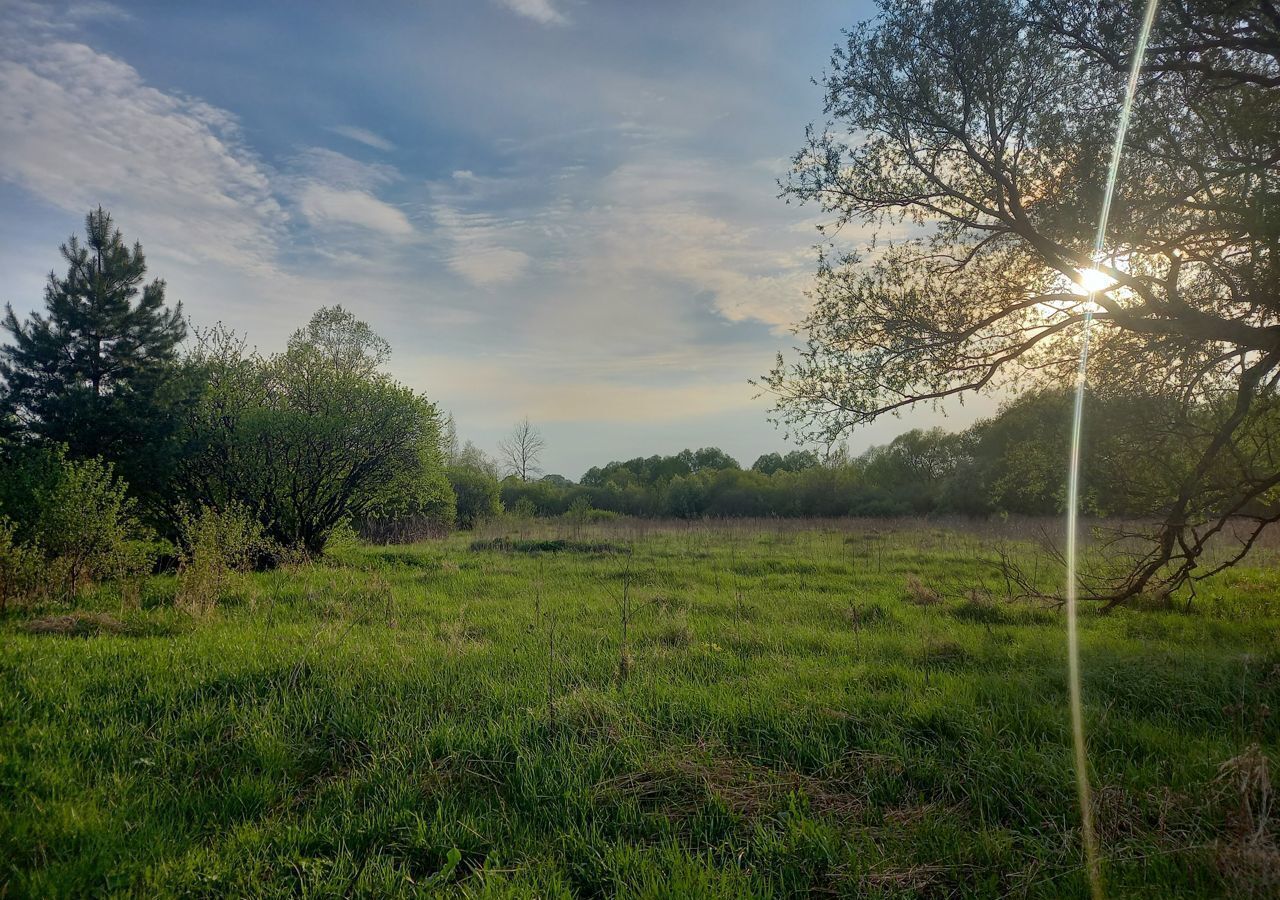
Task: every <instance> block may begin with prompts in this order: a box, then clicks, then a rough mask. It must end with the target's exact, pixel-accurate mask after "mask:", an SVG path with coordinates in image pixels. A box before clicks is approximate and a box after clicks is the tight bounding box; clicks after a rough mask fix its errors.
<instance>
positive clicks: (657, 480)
mask: <svg viewBox="0 0 1280 900" xmlns="http://www.w3.org/2000/svg"><path fill="white" fill-rule="evenodd" d="M1071 403H1072V397H1071V394H1070V392H1068V391H1064V390H1046V391H1040V392H1035V393H1030V394H1025V395H1023V396H1021V397H1019V398H1017V399H1015V400H1012V401H1010V402H1009V403H1007V404H1005V405H1004V407H1003V408H1002V409H1001V410H1000V412H999V414H997V415H996V416H994V417H992V418H990V419H986V420H983V421H980V422H978V423H976V424H975V425H973V426H972V427H970V428H968V429H965V430H963V431H947V430H945V429H942V428H932V429H928V430H920V429H915V430H911V431H907V432H906V433H904V434H902V435H899V436H898V437H896V438H895V439H894V440H893V441H891V442H890V443H888V444H885V445H882V446H876V447H872V448H870V449H868V450H867V451H865V452H864V453H862V454H860V455H856V456H854V455H851V454H849V453H848V452H847V451H846V450H844V449H842V448H837V449H836V450H835V451H834V452H832V453H830V454H826V455H820V454H819V453H817V452H815V451H812V450H792V451H790V452H787V453H779V452H775V453H768V454H765V455H763V456H761V457H760V458H759V459H757V460H755V462H754V463H752V464H751V466H750V467H749V468H748V467H746V466H744V465H743V464H741V463H740V462H739V461H738V460H736V459H734V458H733V457H732V456H730V455H729V454H727V453H725V452H724V451H723V450H720V449H718V448H716V447H706V448H702V449H700V450H685V451H683V452H681V453H678V454H675V455H673V456H649V457H636V458H635V459H630V460H626V461H617V462H610V463H608V464H607V465H603V466H597V467H593V468H591V469H590V470H588V471H587V472H586V473H585V474H584V475H583V476H582V477H581V478H580V479H579V480H578V481H577V482H576V483H575V482H573V481H570V480H569V479H567V478H564V477H562V476H560V475H547V476H544V477H542V478H541V479H538V480H523V481H522V480H521V479H519V478H517V477H514V476H509V477H507V478H506V479H504V480H503V481H502V482H501V485H500V498H501V504H502V507H503V508H505V509H506V510H507V511H510V512H515V513H523V514H525V515H537V516H554V515H564V514H566V513H573V512H574V511H575V510H576V511H577V513H578V514H584V513H585V512H586V511H588V510H594V511H602V512H604V513H605V514H621V515H633V516H666V517H675V518H700V517H704V516H705V517H735V516H789V517H801V516H817V517H832V516H926V515H934V514H951V515H966V516H988V515H999V514H1021V515H1056V514H1058V513H1060V512H1061V511H1062V510H1063V503H1064V498H1065V494H1066V484H1065V472H1066V458H1067V453H1068V448H1069V433H1068V431H1069V427H1070V421H1071ZM1132 405H1133V404H1132V402H1131V401H1128V400H1126V399H1125V398H1124V397H1103V396H1099V397H1094V398H1091V399H1090V410H1091V416H1090V418H1089V419H1088V420H1087V427H1088V433H1087V434H1086V437H1085V447H1086V450H1085V452H1086V454H1087V460H1086V467H1085V471H1086V472H1087V473H1088V484H1087V487H1086V489H1085V503H1086V508H1087V510H1088V511H1089V512H1090V513H1091V514H1093V515H1104V516H1105V515H1110V516H1141V515H1148V514H1151V513H1153V512H1155V511H1156V510H1157V509H1158V506H1159V502H1160V501H1161V500H1162V499H1164V500H1165V502H1167V494H1162V493H1161V492H1160V491H1159V490H1153V485H1152V484H1150V482H1151V481H1152V479H1153V478H1154V479H1155V480H1156V481H1159V478H1158V472H1156V471H1148V472H1146V473H1144V477H1143V478H1141V479H1138V478H1135V477H1133V473H1131V472H1129V471H1127V469H1126V467H1124V466H1122V465H1119V464H1116V465H1112V464H1111V461H1113V460H1115V461H1117V463H1118V461H1119V460H1120V459H1122V458H1123V457H1124V454H1123V453H1122V452H1121V449H1122V445H1124V444H1125V443H1126V442H1127V441H1129V440H1130V439H1131V438H1132V437H1133V436H1134V428H1135V427H1141V424H1142V422H1143V420H1144V415H1143V414H1142V413H1141V411H1139V410H1135V409H1133V408H1131V407H1132ZM1171 462H1173V461H1171ZM473 464H474V462H473ZM490 470H491V471H493V472H496V471H497V466H496V464H493V463H490Z"/></svg>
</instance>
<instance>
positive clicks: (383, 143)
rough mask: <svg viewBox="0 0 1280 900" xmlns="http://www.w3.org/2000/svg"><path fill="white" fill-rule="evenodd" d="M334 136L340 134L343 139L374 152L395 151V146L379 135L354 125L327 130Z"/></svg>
mask: <svg viewBox="0 0 1280 900" xmlns="http://www.w3.org/2000/svg"><path fill="white" fill-rule="evenodd" d="M329 130H330V131H332V132H333V133H334V134H340V135H342V136H343V137H345V138H349V139H350V140H353V141H355V142H356V143H359V144H364V145H365V146H366V147H372V148H373V149H375V150H383V151H391V150H394V149H396V145H395V144H393V143H391V142H390V141H389V140H387V139H386V138H384V137H382V136H381V135H379V134H375V133H374V132H372V131H370V130H369V129H367V128H360V127H358V126H356V125H334V126H332V127H330V128H329Z"/></svg>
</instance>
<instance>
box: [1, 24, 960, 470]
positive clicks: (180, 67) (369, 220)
mask: <svg viewBox="0 0 1280 900" xmlns="http://www.w3.org/2000/svg"><path fill="white" fill-rule="evenodd" d="M871 13H872V9H871V7H870V5H869V4H867V3H865V2H847V0H846V2H829V0H805V2H804V3H803V4H796V3H794V2H788V0H696V2H693V0H646V2H643V3H637V2H627V0H416V2H408V0H405V2H392V0H371V2H367V3H350V2H326V0H309V2H306V3H302V2H296V3H260V2H234V0H232V2H226V0H224V2H219V3H173V2H167V0H166V2H136V3H127V2H120V3H107V2H102V0H80V2H51V3H36V2H26V0H0V16H2V19H0V301H4V302H9V303H12V304H13V306H14V308H15V309H16V310H17V311H18V312H19V313H20V314H21V313H23V312H24V311H26V310H31V309H35V308H38V307H39V306H40V304H41V294H42V288H43V283H44V281H45V279H46V278H47V274H48V272H49V271H50V270H51V269H53V268H56V267H58V265H59V262H60V260H59V257H58V254H57V247H58V245H59V244H60V243H61V242H62V241H64V240H66V238H67V237H68V236H69V235H70V234H71V233H73V232H78V231H80V230H81V228H82V222H83V218H84V215H85V213H86V212H87V211H88V210H89V209H90V208H91V207H94V206H96V205H98V204H101V205H103V206H104V207H106V208H107V209H108V210H109V211H110V212H111V213H112V214H113V216H114V217H115V219H116V222H117V224H118V226H119V227H120V228H121V229H122V230H123V231H124V233H125V237H126V239H127V240H129V241H134V240H138V241H141V242H142V244H143V247H144V250H145V251H146V254H147V259H148V264H149V267H150V274H151V275H153V276H159V277H162V278H164V279H165V281H166V282H167V284H168V295H169V297H170V300H171V301H176V300H181V301H182V303H183V308H184V310H185V312H186V314H187V315H188V316H189V318H190V319H191V321H192V322H193V323H194V324H195V325H197V326H202V325H203V326H207V325H211V324H213V323H215V322H219V321H220V322H222V323H223V324H225V325H227V326H229V327H231V328H233V329H235V330H236V331H238V332H240V333H242V334H244V335H246V336H247V337H248V339H249V341H250V343H251V344H253V345H255V346H256V347H258V348H259V349H260V350H262V351H263V352H273V351H276V350H278V349H281V348H282V347H283V345H284V342H285V340H286V339H287V337H288V335H289V334H290V333H291V332H292V331H293V330H294V329H296V328H298V327H300V326H301V325H302V324H304V323H305V322H306V320H307V319H308V318H309V317H310V315H311V314H312V313H313V312H314V311H315V310H316V309H317V308H319V307H321V306H325V305H331V304H335V303H341V304H342V305H343V306H344V307H346V308H348V309H350V310H352V311H353V312H355V313H356V314H357V315H358V316H359V317H360V318H362V319H364V320H365V321H367V322H369V324H370V325H372V326H373V328H374V329H375V330H376V331H377V332H378V333H380V334H381V335H383V336H384V337H386V338H387V339H388V340H389V341H390V343H391V346H392V351H393V353H392V358H391V363H390V367H391V370H392V372H393V374H394V375H395V376H396V377H397V378H398V379H400V380H401V381H403V382H405V383H406V384H409V385H410V386H412V387H414V388H415V389H417V390H420V391H422V392H424V393H425V394H426V395H427V396H429V397H430V398H431V399H433V400H435V401H436V402H437V403H439V404H440V406H441V407H442V408H444V409H445V410H448V411H449V412H450V413H452V415H453V416H454V419H455V422H456V425H457V429H458V432H459V435H460V437H461V438H462V439H470V440H473V441H475V442H476V443H477V444H478V445H479V446H480V447H482V448H483V449H485V450H487V451H490V452H493V451H494V450H495V449H496V447H497V444H498V441H499V440H500V438H501V437H502V436H503V434H504V433H505V432H507V431H509V430H510V428H511V426H512V424H513V423H514V422H515V421H516V420H518V419H520V418H522V417H524V416H528V417H529V419H530V420H531V421H532V422H533V423H534V424H535V425H537V426H538V427H539V428H540V429H541V431H542V432H543V434H544V436H545V438H546V441H547V450H546V452H545V454H544V456H543V461H542V462H543V468H544V469H545V470H546V471H548V472H556V473H560V474H564V475H567V476H568V477H571V478H576V477H578V476H579V475H581V473H582V472H583V471H585V470H586V469H587V468H588V467H590V466H592V465H600V464H603V463H605V462H607V461H609V460H612V459H626V458H630V457H633V456H638V455H643V456H647V455H651V454H653V453H673V452H676V451H678V450H680V449H682V448H684V447H700V446H719V447H722V448H724V449H725V450H727V451H728V452H730V453H731V454H733V455H734V456H736V457H737V458H739V459H740V460H741V461H742V462H743V463H744V465H750V463H751V462H752V461H753V460H754V459H755V458H756V456H758V455H759V454H761V453H765V452H768V451H771V450H784V451H785V450H786V449H788V448H789V447H790V446H791V445H789V444H788V442H787V441H786V439H785V436H784V434H783V433H782V432H781V431H778V430H777V429H775V427H774V426H773V425H771V424H770V423H769V422H768V419H767V412H768V409H769V403H768V400H767V399H766V398H760V397H758V396H757V393H758V391H757V389H756V388H754V387H752V386H751V385H750V384H749V379H751V378H754V377H757V376H759V375H760V374H762V373H763V372H765V371H766V370H767V369H769V368H770V367H771V365H772V363H773V360H774V357H775V354H776V353H778V352H780V351H782V352H786V351H788V350H789V349H790V348H791V347H793V346H794V345H796V344H797V343H798V338H797V337H796V336H795V335H794V334H792V333H791V331H790V328H791V326H792V325H793V324H794V323H796V322H798V321H799V320H800V319H801V318H802V317H803V315H804V313H805V310H806V308H807V305H808V300H807V297H806V291H807V290H808V289H809V287H810V286H811V283H812V278H813V273H814V271H815V269H816V252H815V250H814V245H815V244H816V242H817V241H818V240H819V236H818V235H817V233H816V230H815V226H816V225H818V224H819V223H820V222H821V221H822V218H821V215H820V211H819V210H817V209H814V208H811V207H799V206H795V205H788V204H786V203H785V202H784V201H782V200H780V199H779V198H778V196H777V194H778V187H777V180H778V179H779V178H780V177H782V176H784V175H785V173H786V170H787V167H788V163H789V157H790V155H791V154H792V153H793V152H794V151H795V150H797V149H798V148H799V146H800V144H801V143H802V141H803V138H804V128H805V126H806V124H808V123H810V122H814V121H819V122H820V121H821V117H822V91H821V89H820V88H819V87H817V86H815V85H814V84H813V83H812V82H811V80H810V79H811V78H812V77H814V76H820V75H821V73H822V71H823V69H824V67H825V65H826V64H827V60H828V58H829V56H830V51H831V49H832V47H833V46H834V45H835V44H836V43H837V42H838V41H839V40H840V37H841V35H840V31H841V29H842V28H847V27H850V26H852V25H854V24H856V22H857V21H859V20H861V19H864V18H867V17H868V16H869V15H870V14H871ZM971 418H972V416H971V415H965V414H964V413H963V411H961V414H960V415H953V416H952V417H951V418H950V419H947V420H941V419H940V418H939V414H938V413H935V412H932V411H920V412H914V413H910V414H908V415H906V416H904V417H902V418H900V419H889V420H886V421H883V422H878V423H876V424H874V425H872V426H870V427H868V428H865V429H862V430H860V431H858V432H855V433H854V434H853V435H852V436H851V439H850V447H851V448H852V449H854V450H859V449H861V448H863V447H866V446H868V445H869V444H872V443H883V442H885V441H887V440H888V439H890V438H891V437H892V436H893V435H894V434H896V433H899V432H901V431H903V430H906V429H907V428H909V427H913V426H919V425H929V424H936V423H939V422H942V424H946V425H948V426H950V427H961V426H963V425H964V424H967V422H968V421H970V420H971Z"/></svg>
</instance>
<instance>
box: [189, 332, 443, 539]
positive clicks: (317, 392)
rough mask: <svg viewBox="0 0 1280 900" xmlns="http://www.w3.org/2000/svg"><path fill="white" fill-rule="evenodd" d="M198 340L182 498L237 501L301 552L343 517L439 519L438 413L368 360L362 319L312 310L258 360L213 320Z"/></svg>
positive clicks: (373, 349)
mask: <svg viewBox="0 0 1280 900" xmlns="http://www.w3.org/2000/svg"><path fill="white" fill-rule="evenodd" d="M344 335H345V336H344ZM201 338H202V340H201V344H200V346H199V347H198V348H197V350H196V351H195V352H194V353H193V354H192V357H191V360H190V362H189V364H190V365H191V366H192V367H193V369H194V370H195V371H197V372H199V373H200V376H201V379H202V381H203V382H204V383H205V384H206V385H207V388H206V390H205V392H204V393H203V395H202V396H201V398H200V401H199V403H198V404H197V405H196V406H195V407H194V408H193V409H192V410H191V415H190V416H189V418H188V420H187V423H186V434H185V438H186V448H185V452H184V456H183V459H182V462H181V467H180V492H181V495H182V497H183V498H184V499H187V500H188V501H189V502H192V503H208V504H211V505H213V506H215V507H219V508H225V507H226V506H227V505H228V504H230V503H232V502H233V501H234V502H238V503H240V504H242V505H243V506H244V507H245V508H247V509H249V510H250V511H251V512H252V513H253V515H254V516H255V517H256V518H257V519H258V521H259V522H261V523H262V525H263V527H264V529H266V531H267V533H268V534H269V535H270V536H271V537H272V539H274V540H275V541H277V542H278V543H280V544H282V545H284V546H287V547H294V546H296V547H299V548H300V549H302V550H304V551H305V552H307V553H310V554H318V553H320V552H322V551H323V549H324V545H325V542H326V540H327V539H328V536H329V534H330V533H331V532H332V531H333V529H334V528H336V527H337V526H338V525H339V524H340V523H341V522H343V521H344V520H348V519H351V520H355V521H361V520H362V519H364V518H365V517H378V516H393V515H396V514H401V513H408V514H414V515H438V516H440V517H442V518H443V517H445V516H447V510H448V507H449V505H450V498H449V496H448V492H447V491H446V490H445V485H444V481H443V479H442V478H441V477H440V476H441V471H440V470H441V467H442V466H441V464H442V460H441V458H440V437H439V431H438V429H439V421H440V420H439V413H438V411H437V409H436V407H435V406H434V404H432V403H431V402H429V401H428V400H427V399H426V398H425V397H423V396H422V395H420V394H417V393H415V392H414V391H412V390H410V389H409V388H407V387H405V386H403V385H401V384H399V383H398V382H396V381H394V380H393V379H392V378H391V377H390V376H388V375H386V374H384V373H383V372H381V371H380V370H379V369H378V366H379V364H380V362H381V361H382V359H383V357H382V356H381V355H380V353H381V351H380V350H379V349H378V348H379V347H380V346H381V345H379V344H377V343H376V342H374V343H372V344H371V343H370V337H369V333H368V327H367V326H366V325H365V324H364V323H362V322H359V321H358V320H356V319H355V318H354V316H351V314H350V313H346V312H344V311H341V310H321V311H320V312H319V313H317V314H316V316H315V317H314V318H313V320H312V322H311V324H310V325H309V326H308V327H307V328H305V329H302V330H300V331H298V332H297V333H295V334H294V336H293V338H291V339H290V341H289V346H288V349H287V350H286V351H285V352H284V353H281V354H277V355H275V356H271V357H266V358H263V357H261V356H259V355H258V354H256V353H250V352H246V350H245V346H244V344H243V342H240V341H237V340H236V339H235V337H234V336H233V335H231V334H229V333H228V332H226V331H223V330H221V329H215V330H214V331H212V332H209V333H206V334H204V335H202V336H201ZM335 348H336V349H335ZM358 353H365V354H366V356H364V357H360V358H357V356H356V355H354V354H358Z"/></svg>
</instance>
